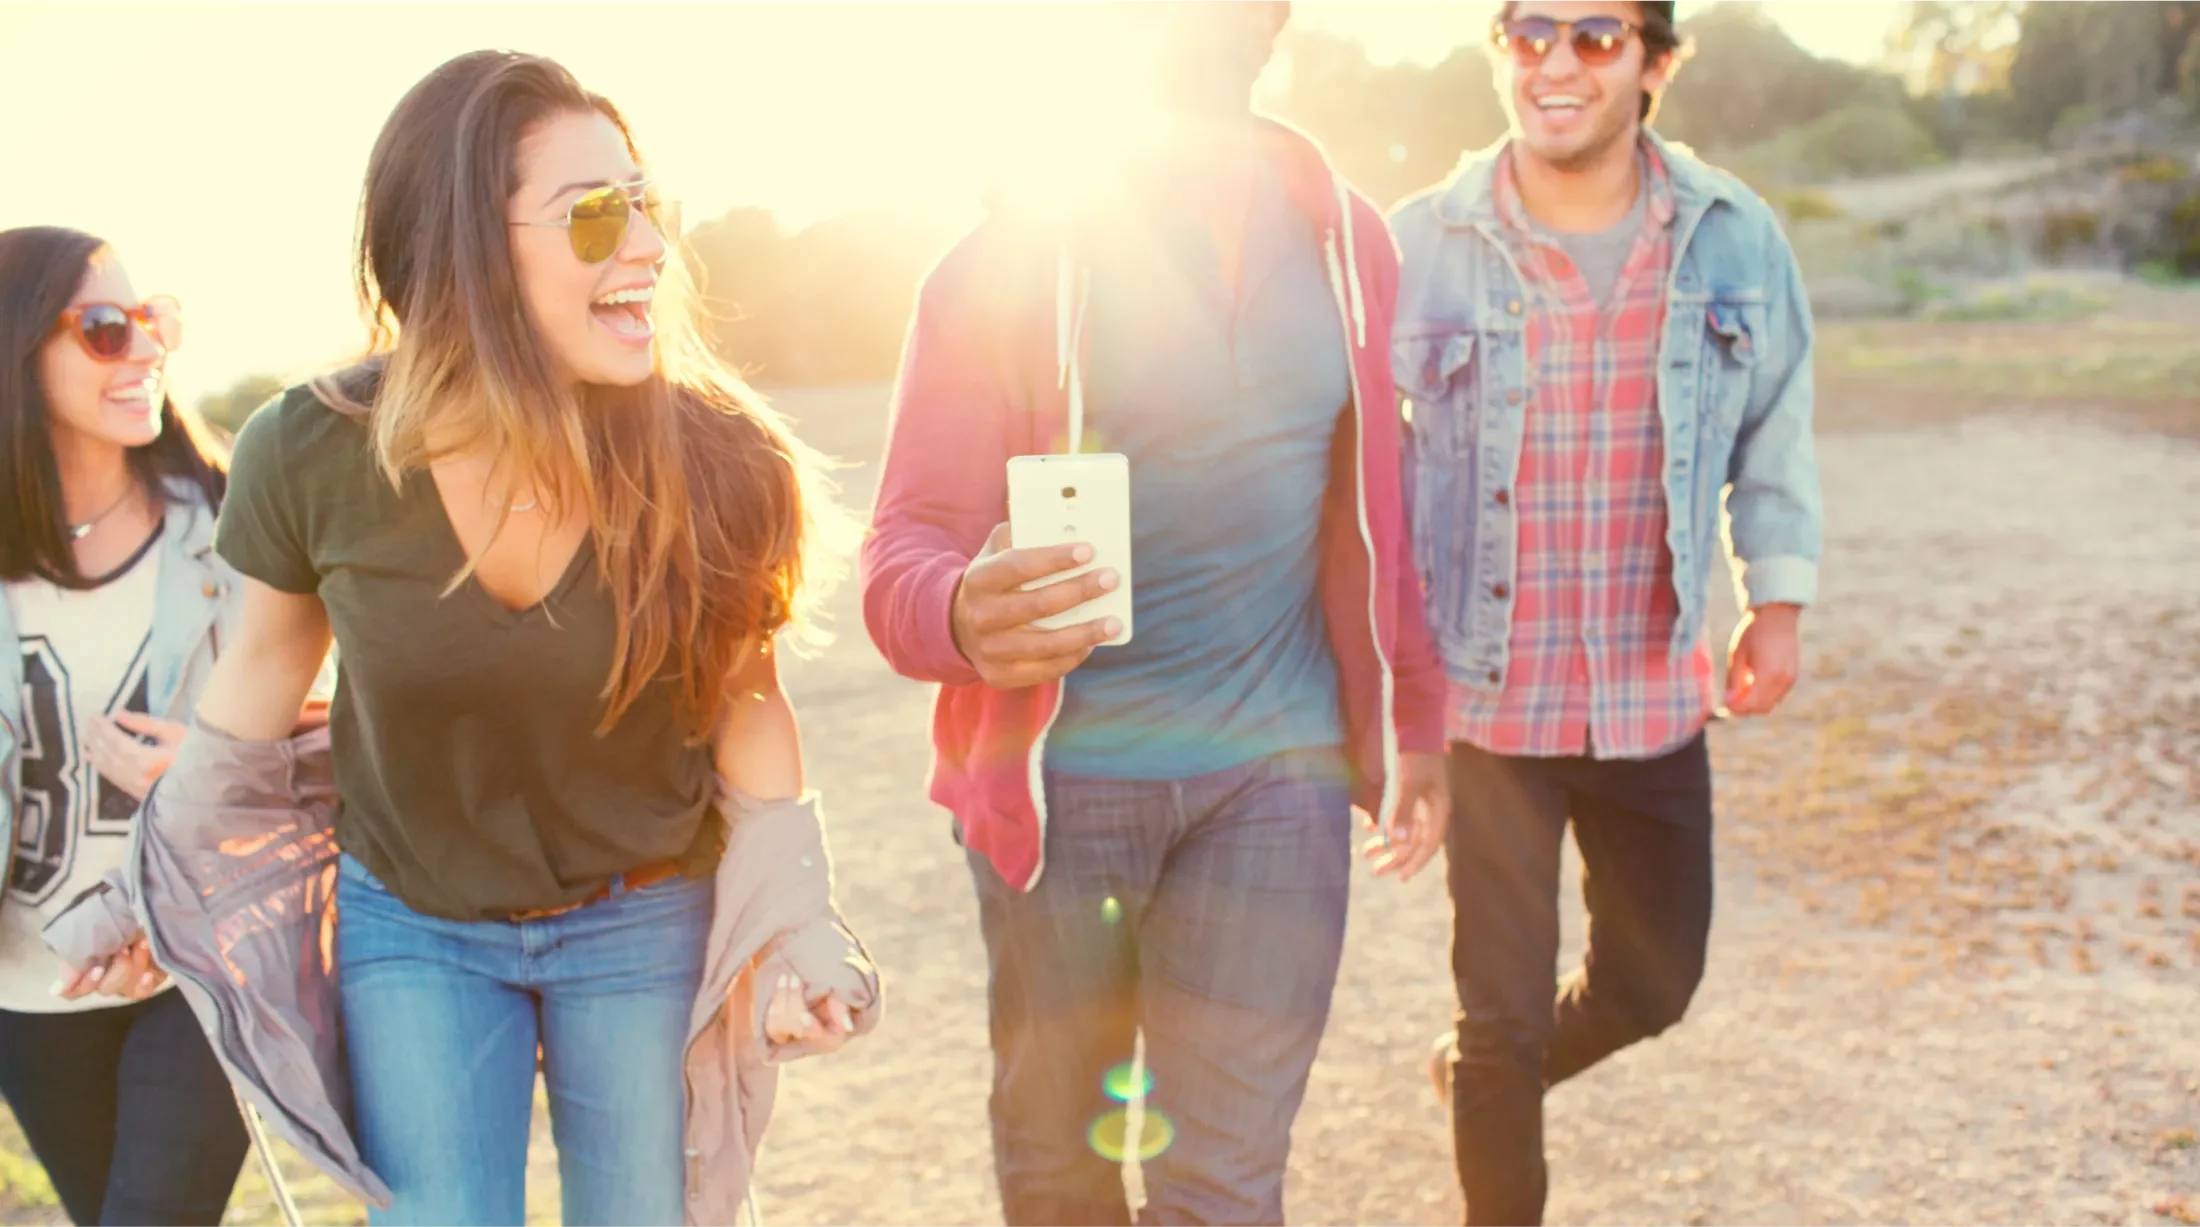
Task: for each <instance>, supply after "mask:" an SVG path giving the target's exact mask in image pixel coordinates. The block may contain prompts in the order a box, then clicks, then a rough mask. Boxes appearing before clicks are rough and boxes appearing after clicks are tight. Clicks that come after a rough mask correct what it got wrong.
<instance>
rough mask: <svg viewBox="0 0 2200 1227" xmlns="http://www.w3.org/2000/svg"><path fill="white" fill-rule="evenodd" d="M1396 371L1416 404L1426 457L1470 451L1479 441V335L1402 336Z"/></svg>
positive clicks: (1417, 437)
mask: <svg viewBox="0 0 2200 1227" xmlns="http://www.w3.org/2000/svg"><path fill="white" fill-rule="evenodd" d="M1391 356H1392V361H1391V368H1392V371H1391V373H1392V374H1393V375H1395V376H1396V377H1397V380H1398V390H1399V391H1400V392H1401V393H1403V394H1404V395H1405V397H1406V399H1407V400H1409V401H1411V402H1412V403H1413V414H1412V421H1413V439H1414V443H1415V445H1416V446H1417V447H1418V448H1419V450H1420V452H1421V454H1422V455H1423V456H1426V457H1429V458H1431V459H1435V458H1438V457H1442V458H1446V459H1448V458H1452V457H1456V456H1459V455H1462V454H1464V453H1465V452H1466V451H1467V450H1468V449H1469V447H1470V446H1471V444H1472V443H1473V439H1474V435H1473V427H1474V377H1473V367H1474V334H1473V333H1472V332H1463V331H1449V332H1436V333H1428V334H1423V335H1418V336H1405V337H1399V338H1398V339H1397V340H1395V341H1393V342H1392V343H1391Z"/></svg>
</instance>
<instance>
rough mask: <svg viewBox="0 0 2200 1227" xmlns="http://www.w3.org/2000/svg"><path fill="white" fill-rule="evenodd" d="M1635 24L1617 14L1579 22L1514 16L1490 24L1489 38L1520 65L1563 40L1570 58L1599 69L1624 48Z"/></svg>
mask: <svg viewBox="0 0 2200 1227" xmlns="http://www.w3.org/2000/svg"><path fill="white" fill-rule="evenodd" d="M1635 29H1636V28H1635V27H1634V26H1632V25H1629V24H1628V23H1627V22H1625V21H1623V20H1621V19H1620V18H1617V17H1584V18H1582V19H1581V20H1580V21H1553V20H1551V19H1550V18H1548V17H1515V18H1513V19H1512V20H1511V21H1500V22H1497V23H1496V24H1494V25H1492V26H1491V27H1490V41H1491V42H1493V43H1496V44H1497V49H1498V50H1500V51H1507V52H1510V53H1511V54H1512V57H1513V62H1514V63H1517V64H1519V65H1520V66H1521V67H1522V68H1533V67H1535V66H1536V65H1538V64H1541V63H1542V62H1543V57H1544V56H1547V55H1549V54H1550V53H1551V48H1552V47H1555V46H1557V45H1558V43H1559V40H1561V39H1564V40H1566V41H1568V42H1571V43H1572V44H1573V45H1574V58H1575V59H1577V60H1580V61H1581V62H1582V64H1583V65H1585V66H1587V67H1590V68H1602V67H1604V66H1605V65H1607V64H1610V63H1611V62H1613V61H1614V60H1617V59H1618V58H1619V57H1620V53H1621V52H1623V51H1625V50H1627V40H1628V39H1629V38H1631V37H1633V36H1634V34H1635Z"/></svg>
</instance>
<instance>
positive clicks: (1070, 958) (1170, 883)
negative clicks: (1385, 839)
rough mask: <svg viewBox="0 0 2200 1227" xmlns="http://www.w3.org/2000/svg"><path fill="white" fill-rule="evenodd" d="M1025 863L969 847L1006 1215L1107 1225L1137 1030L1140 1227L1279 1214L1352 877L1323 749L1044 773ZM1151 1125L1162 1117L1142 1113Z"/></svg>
mask: <svg viewBox="0 0 2200 1227" xmlns="http://www.w3.org/2000/svg"><path fill="white" fill-rule="evenodd" d="M1047 805H1048V811H1049V814H1050V818H1049V822H1048V829H1047V837H1046V858H1047V860H1046V873H1045V875H1044V876H1043V877H1041V879H1040V881H1039V884H1038V886H1037V887H1036V888H1034V889H1033V890H1032V891H1031V892H1030V893H1028V894H1026V893H1020V892H1018V891H1016V890H1014V889H1012V888H1011V887H1009V886H1008V885H1007V884H1006V883H1004V882H1003V881H1002V880H1001V878H1000V876H999V875H998V874H996V873H995V872H994V871H993V868H992V866H991V865H990V864H988V863H987V862H986V861H985V860H984V859H983V858H981V857H977V856H972V858H971V872H972V874H973V876H974V877H975V878H976V881H977V888H978V915H979V921H980V925H981V927H982V928H983V930H984V933H985V943H986V952H987V956H988V960H989V963H990V965H991V970H992V1039H993V1099H992V1115H993V1162H994V1174H995V1176H996V1178H997V1179H998V1180H999V1182H1000V1190H1001V1209H1002V1213H1003V1215H1004V1216H1005V1217H1006V1219H1007V1221H1008V1222H1009V1223H1011V1224H1021V1223H1052V1224H1099V1223H1127V1222H1129V1221H1130V1210H1129V1207H1128V1205H1127V1204H1126V1199H1125V1196H1124V1189H1123V1166H1122V1159H1123V1157H1124V1151H1125V1149H1126V1146H1125V1140H1124V1138H1123V1134H1122V1121H1123V1117H1122V1115H1121V1113H1122V1108H1123V1104H1122V1103H1121V1102H1120V1101H1121V1100H1123V1099H1125V1098H1128V1097H1130V1096H1132V1095H1134V1094H1135V1093H1136V1091H1137V1090H1138V1088H1137V1087H1136V1086H1133V1085H1130V1079H1129V1076H1128V1075H1129V1070H1128V1064H1129V1062H1130V1060H1131V1057H1132V1052H1133V1047H1134V1044H1135V1042H1136V1039H1137V1036H1138V1034H1139V1033H1140V1032H1143V1033H1144V1036H1145V1042H1146V1050H1145V1056H1146V1071H1147V1075H1148V1078H1149V1086H1150V1089H1149V1090H1148V1093H1147V1095H1146V1105H1147V1114H1146V1118H1145V1126H1144V1132H1143V1134H1142V1135H1141V1137H1140V1138H1139V1139H1138V1140H1137V1142H1136V1143H1135V1145H1133V1146H1131V1147H1129V1149H1132V1150H1135V1151H1137V1152H1139V1153H1141V1154H1142V1155H1144V1156H1146V1157H1145V1159H1144V1164H1143V1170H1144V1174H1145V1182H1146V1204H1145V1207H1144V1209H1143V1211H1142V1212H1141V1214H1140V1219H1141V1221H1144V1222H1150V1223H1193V1222H1199V1223H1280V1222H1282V1221H1283V1171H1284V1164H1285V1160H1286V1158H1287V1157H1288V1154H1289V1151H1290V1142H1291V1121H1292V1119H1293V1117H1295V1116H1296V1115H1297V1114H1298V1109H1299V1104H1300V1101H1301V1100H1302V1099H1304V1098H1305V1095H1306V1077H1307V1071H1308V1070H1309V1069H1310V1068H1311V1067H1312V1066H1313V1063H1314V1053H1315V1049H1316V1048H1318V1047H1319V1046H1320V1043H1321V1035H1322V1028H1323V1027H1324V1026H1325V1025H1327V1023H1328V1020H1329V999H1330V994H1331V992H1332V990H1333V989H1334V988H1335V987H1336V981H1337V961H1338V958H1339V957H1340V956H1341V955H1342V953H1343V948H1344V923H1345V904H1346V899H1347V896H1348V894H1349V890H1350V884H1351V862H1352V854H1351V846H1350V845H1351V837H1352V830H1351V823H1352V817H1351V798H1350V795H1349V791H1348V788H1347V783H1346V778H1345V768H1344V764H1343V760H1342V758H1341V756H1340V755H1338V754H1337V753H1336V752H1335V751H1332V750H1324V751H1319V752H1303V753H1292V754H1284V755H1278V756H1276V757H1273V758H1267V759H1263V760H1260V761H1258V762H1255V763H1252V764H1249V765H1247V766H1244V767H1239V768H1235V769H1233V770H1230V771H1224V772H1219V773H1216V774H1214V775H1208V776H1201V777H1198V778H1196V779H1190V780H1184V781H1181V782H1174V783H1171V782H1136V781H1125V780H1099V779H1082V778H1074V777H1066V776H1057V777H1050V778H1049V779H1048V780H1047ZM1164 1121H1165V1122H1166V1124H1165V1125H1164V1123H1163V1122H1164Z"/></svg>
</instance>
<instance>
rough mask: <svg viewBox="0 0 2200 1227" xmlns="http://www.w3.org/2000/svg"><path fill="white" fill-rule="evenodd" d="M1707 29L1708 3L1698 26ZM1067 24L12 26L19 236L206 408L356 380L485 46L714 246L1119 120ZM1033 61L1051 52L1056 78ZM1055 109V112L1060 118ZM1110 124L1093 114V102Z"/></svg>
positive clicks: (1825, 12)
mask: <svg viewBox="0 0 2200 1227" xmlns="http://www.w3.org/2000/svg"><path fill="white" fill-rule="evenodd" d="M1491 7H1492V6H1491V5H1489V4H1486V3H1484V4H1476V3H1466V2H1455V3H1451V2H1421V3H1401V2H1392V0H1300V2H1299V3H1298V4H1297V5H1296V6H1295V10H1294V11H1295V13H1296V14H1297V19H1298V20H1300V21H1304V22H1307V23H1309V24H1313V25H1318V26H1322V27H1325V28H1328V29H1333V30H1337V31H1340V32H1343V33H1347V34H1350V35H1353V36H1354V37H1357V38H1359V39H1360V40H1361V41H1362V42H1364V43H1365V44H1366V45H1367V47H1368V48H1369V51H1370V53H1371V54H1372V55H1374V56H1375V57H1376V58H1378V59H1400V58H1408V59H1416V60H1422V61H1434V60H1438V59H1441V58H1443V56H1444V55H1445V54H1447V53H1448V52H1449V50H1450V49H1451V48H1452V47H1453V46H1455V45H1457V44H1458V43H1460V42H1463V41H1467V40H1471V39H1474V38H1476V37H1478V36H1479V32H1480V31H1481V30H1482V29H1483V28H1484V25H1485V23H1486V22H1487V21H1488V20H1489V11H1490V8H1491ZM1695 7H1699V6H1697V5H1690V4H1683V5H1682V11H1683V16H1684V17H1685V16H1686V15H1687V11H1688V10H1689V9H1691V8H1695ZM1769 7H1770V9H1771V11H1772V13H1773V15H1774V16H1775V17H1776V18H1777V19H1779V20H1780V21H1781V22H1782V23H1783V24H1784V25H1785V26H1786V27H1787V28H1788V30H1789V31H1790V32H1791V33H1792V34H1793V35H1794V36H1795V37H1796V38H1797V39H1798V41H1800V42H1802V43H1803V44H1804V45H1805V46H1807V47H1810V48H1811V49H1813V50H1815V51H1817V52H1819V53H1820V54H1823V55H1833V56H1841V57H1844V58H1851V59H1867V58H1870V57H1873V56H1875V55H1876V54H1877V53H1878V51H1879V49H1880V46H1881V44H1882V42H1883V38H1884V34H1885V30H1886V26H1887V22H1888V21H1889V20H1890V18H1891V16H1892V13H1893V10H1894V8H1895V6H1894V5H1893V4H1890V3H1882V2H1871V0H1839V2H1838V3H1836V2H1835V0H1782V2H1780V3H1775V4H1772V5H1770V6H1769ZM1089 12H1090V10H1088V9H1083V8H1081V6H1077V5H1069V4H1062V3H1028V2H1027V3H1020V4H974V3H941V4H924V5H914V4H898V3H881V2H877V0H869V2H847V3H816V2H812V3H757V4H711V5H689V4H663V3H630V4H606V3H594V4H547V3H528V4H523V3H475V2H468V3H457V2H448V0H446V2H443V3H436V4H425V3H411V4H392V3H380V4H365V3H315V4H244V3H110V4H75V3H52V2H38V3H21V2H14V3H9V2H0V116H5V121H4V122H0V184H5V185H6V190H5V191H0V228H6V227H9V226H17V225H24V224H30V223H37V222H49V223H59V224H65V225H71V226H76V227H79V228H81V229H86V230H90V231H92V232H94V233H97V234H100V235H102V236H104V237H106V238H108V239H109V240H110V241H112V242H113V243H114V244H115V247H116V249H117V250H118V251H119V252H120V253H121V256H122V259H123V263H124V264H125V265H126V266H127V267H128V268H129V270H130V272H131V274H132V276H133V278H134V280H135V281H136V284H137V288H138V290H139V292H140V293H145V294H150V293H154V292H163V291H165V292H169V293H173V294H176V295H178V296H179V297H181V298H182V299H183V301H184V303H185V307H186V311H187V315H188V318H189V327H190V340H189V343H188V345H187V348H186V350H185V351H184V352H183V353H182V354H180V355H178V358H177V360H176V363H175V368H174V372H173V373H174V376H175V380H176V384H177V391H178V393H179V394H181V395H182V396H183V397H184V398H186V399H195V398H196V396H197V395H199V394H200V393H203V392H206V391H211V390H214V389H216V388H218V387H220V386H221V385H222V384H224V383H226V382H228V381H229V380H231V379H233V378H235V377H236V376H238V375H241V374H243V373H245V372H247V371H257V370H268V371H276V372H296V371H299V370H302V369H307V368H311V367H313V366H316V365H318V364H321V363H324V362H327V361H330V360H332V359H335V358H337V357H341V356H342V355H344V354H345V353H347V352H349V351H350V350H351V349H352V348H353V347H355V346H356V345H357V344H358V343H359V340H360V337H361V332H360V328H359V325H358V323H357V319H356V316H355V314H354V312H353V308H352V303H351V297H350V289H349V285H350V282H349V279H348V270H347V260H348V257H349V254H350V253H349V248H350V241H351V226H352V219H353V214H354V211H355V209H356V207H357V203H358V192H359V181H360V176H361V173H362V172H363V171H364V169H365V166H366V159H367V152H368V150H369V148H370V147H371V146H372V144H373V141H374V136H375V133H376V131H377V130H378V129H379V128H380V126H381V124H382V121H383V119H384V118H385V117H386V116H387V115H388V113H389V110H390V108H391V107H392V106H393V105H394V104H395V103H396V101H397V99H398V97H399V96H400V95H401V94H403V93H404V91H405V89H406V88H407V87H408V86H410V85H411V84H412V83H413V82H414V81H416V80H418V79H419V78H420V77H421V76H422V75H423V74H424V73H426V72H427V71H428V70H429V69H431V68H433V67H434V66H435V65H437V64H438V63H441V62H442V61H443V60H445V59H448V58H449V57H450V56H452V55H454V54H457V53H459V52H462V51H467V50H473V49H476V48H480V47H510V48H514V49H519V50H525V51H533V52H539V53H541V54H545V55H549V56H552V57H554V58H556V59H558V60H560V61H562V62H564V63H565V64H566V65H567V66H568V67H570V68H571V69H572V70H573V71H574V72H575V73H576V74H577V75H578V76H579V77H580V78H581V80H582V81H583V82H584V83H586V84H588V85H589V86H590V87H591V88H594V89H596V90H598V91H600V92H602V93H604V94H606V95H608V96H609V97H611V98H612V99H613V100H614V101H616V102H617V103H618V104H619V106H620V107H621V109H623V110H624V111H625V112H626V114H627V116H628V118H629V119H630V120H631V121H632V122H633V124H634V127H635V129H636V134H637V136H638V137H639V139H640V141H641V143H642V147H643V150H644V152H645V153H646V154H647V155H648V156H649V158H650V161H651V163H652V169H653V170H654V171H655V173H656V174H657V176H658V178H659V180H660V181H661V182H662V183H663V184H665V186H666V188H667V190H668V192H669V193H670V194H671V195H673V196H676V197H678V198H680V199H681V200H682V201H683V202H684V203H685V205H686V211H687V217H688V218H689V220H690V222H691V223H692V222H693V221H695V220H699V219H702V218H706V217H712V216H716V215H717V214H718V213H720V212H722V211H724V210H725V209H727V208H728V207H731V206H733V205H737V204H755V205H762V206H764V207H767V208H770V209H773V210H774V211H776V212H778V213H780V214H781V215H782V216H783V217H784V218H786V219H787V220H788V221H790V222H792V223H795V224H800V223H802V222H806V221H808V220H813V219H815V218H817V217H820V216H825V215H828V214H831V213H835V212H839V211H843V210H846V209H851V208H860V207H864V206H867V205H877V204H885V203H892V202H895V201H903V200H908V201H918V202H924V203H932V204H941V205H948V206H960V205H963V204H966V203H968V202H970V201H972V200H974V199H975V194H976V191H977V188H978V186H979V185H980V184H981V183H982V182H983V181H984V179H985V178H986V177H987V176H988V174H989V173H990V172H991V170H992V168H993V165H994V159H995V158H997V157H998V156H999V151H1000V150H1002V149H1003V148H1014V147H1016V146H1018V145H1020V144H1027V143H1036V142H1038V141H1039V140H1041V139H1042V138H1043V136H1044V135H1045V133H1046V132H1048V131H1049V130H1051V128H1052V126H1053V125H1054V124H1056V123H1059V122H1063V121H1065V120H1067V119H1071V118H1074V116H1073V115H1070V114H1068V113H1067V111H1066V108H1068V107H1070V106H1071V105H1072V103H1071V102H1070V101H1069V100H1076V99H1086V100H1099V99H1105V98H1106V97H1107V96H1108V85H1109V83H1108V81H1107V80H1106V79H1104V77H1103V76H1101V75H1100V74H1099V72H1098V69H1097V67H1095V68H1094V70H1093V75H1091V76H1090V77H1089V78H1087V79H1080V70H1081V68H1082V67H1084V65H1083V63H1082V62H1081V61H1080V59H1079V57H1078V56H1077V55H1075V54H1071V52H1073V51H1075V50H1076V49H1079V48H1082V47H1084V46H1086V45H1088V44H1086V43H1085V42H1082V41H1080V40H1083V39H1086V38H1088V37H1089V29H1088V27H1089V24H1090V21H1089ZM1034 48H1039V49H1042V51H1044V50H1047V49H1051V51H1052V54H1036V55H1035V54H1032V51H1033V49H1034ZM1049 99H1053V100H1055V105H1052V106H1050V105H1049V103H1048V100H1049ZM1088 109H1089V106H1088Z"/></svg>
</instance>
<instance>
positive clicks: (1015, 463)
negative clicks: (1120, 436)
mask: <svg viewBox="0 0 2200 1227" xmlns="http://www.w3.org/2000/svg"><path fill="white" fill-rule="evenodd" d="M1008 531H1009V536H1010V538H1011V541H1012V544H1013V545H1014V547H1015V548H1017V549H1032V548H1042V549H1043V548H1045V547H1047V546H1050V545H1068V544H1070V543H1072V542H1083V543H1085V544H1086V545H1090V546H1091V547H1092V561H1091V562H1090V563H1088V564H1086V565H1085V566H1082V567H1075V568H1072V569H1070V570H1068V571H1064V572H1062V573H1061V574H1060V575H1053V576H1049V577H1047V578H1046V579H1042V580H1039V581H1037V582H1035V583H1031V584H1027V585H1025V588H1026V590H1027V591H1028V590H1030V589H1032V588H1042V587H1045V586H1046V585H1047V584H1050V583H1054V582H1056V581H1058V580H1062V579H1067V578H1069V577H1071V576H1076V575H1083V574H1084V573H1085V572H1087V571H1093V570H1098V569H1099V568H1102V567H1107V568H1110V569H1112V570H1114V572H1115V574H1116V578H1117V580H1118V581H1119V582H1118V583H1117V584H1116V586H1115V588H1114V590H1113V591H1111V592H1106V593H1103V594H1101V595H1100V596H1099V597H1097V598H1095V599H1093V600H1090V601H1087V602H1085V603H1084V604H1082V605H1079V606H1078V607H1077V608H1075V609H1072V610H1070V611H1069V612H1067V613H1062V614H1056V615H1055V616H1053V617H1051V618H1041V619H1040V620H1039V621H1037V622H1035V623H1033V624H1032V625H1034V626H1037V627H1040V628H1041V629H1044V630H1059V629H1061V628H1062V627H1065V626H1076V625H1078V624H1079V623H1083V622H1090V621H1092V620H1093V619H1095V618H1114V619H1116V620H1117V621H1119V622H1120V623H1122V626H1123V631H1122V633H1121V634H1119V635H1117V636H1116V637H1115V638H1113V639H1110V640H1108V641H1107V643H1108V644H1109V645H1111V646H1114V645H1121V644H1126V643H1129V642H1130V641H1131V609H1132V601H1131V462H1130V460H1129V459H1128V458H1127V457H1124V456H1121V455H1117V454H1114V453H1089V454H1077V455H1060V456H1016V457H1013V458H1011V459H1010V460H1009V462H1008Z"/></svg>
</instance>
